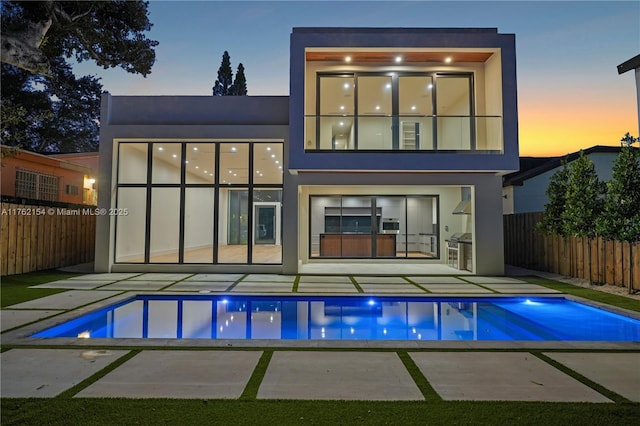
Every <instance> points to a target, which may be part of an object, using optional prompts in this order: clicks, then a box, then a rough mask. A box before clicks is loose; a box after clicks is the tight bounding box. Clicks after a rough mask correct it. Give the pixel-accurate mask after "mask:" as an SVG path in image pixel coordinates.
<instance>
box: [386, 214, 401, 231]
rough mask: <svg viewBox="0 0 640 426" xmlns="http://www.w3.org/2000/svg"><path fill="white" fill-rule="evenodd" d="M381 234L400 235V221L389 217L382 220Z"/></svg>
mask: <svg viewBox="0 0 640 426" xmlns="http://www.w3.org/2000/svg"><path fill="white" fill-rule="evenodd" d="M382 233H383V234H399V233H400V220H399V219H394V218H390V217H386V218H384V219H382Z"/></svg>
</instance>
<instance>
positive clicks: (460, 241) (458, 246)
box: [445, 232, 472, 270]
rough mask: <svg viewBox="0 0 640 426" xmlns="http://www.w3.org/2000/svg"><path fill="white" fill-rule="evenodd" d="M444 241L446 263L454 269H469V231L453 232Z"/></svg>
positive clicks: (470, 239)
mask: <svg viewBox="0 0 640 426" xmlns="http://www.w3.org/2000/svg"><path fill="white" fill-rule="evenodd" d="M445 241H446V243H447V264H448V265H449V266H451V267H453V268H456V269H467V270H471V265H470V263H471V262H470V260H471V241H472V238H471V233H470V232H465V233H455V234H453V235H451V237H449V239H448V240H445Z"/></svg>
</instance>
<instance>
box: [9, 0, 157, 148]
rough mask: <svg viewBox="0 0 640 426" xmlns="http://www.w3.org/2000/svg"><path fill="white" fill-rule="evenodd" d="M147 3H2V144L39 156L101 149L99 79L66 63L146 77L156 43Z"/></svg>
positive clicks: (100, 86)
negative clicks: (83, 74)
mask: <svg viewBox="0 0 640 426" xmlns="http://www.w3.org/2000/svg"><path fill="white" fill-rule="evenodd" d="M147 8H148V3H147V2H143V1H33V2H28V1H26V2H24V1H4V0H3V1H2V3H1V5H0V10H1V12H2V16H1V19H2V22H1V23H2V43H1V49H0V54H1V55H0V60H1V62H2V68H1V73H2V74H1V76H2V87H1V91H2V98H1V100H0V112H1V115H2V116H1V123H2V124H1V129H0V140H1V141H2V143H3V144H6V145H12V146H21V147H23V148H25V149H29V150H33V151H40V152H59V151H87V150H95V149H96V148H97V145H98V123H99V114H100V92H101V91H102V85H101V84H100V82H99V79H97V78H95V77H90V76H86V77H79V78H77V77H76V76H75V75H74V74H73V72H72V69H71V65H70V64H69V63H68V62H67V59H68V58H71V57H74V58H75V59H76V60H77V61H78V62H81V61H84V60H94V61H95V62H96V63H97V64H98V65H100V66H102V67H104V68H109V67H116V66H119V67H121V68H123V69H125V70H126V71H127V72H130V73H138V74H142V75H144V76H146V75H147V74H149V73H150V72H151V67H152V65H153V63H154V62H155V52H154V50H153V48H154V47H155V46H156V45H157V44H158V42H156V41H153V40H149V39H147V38H146V37H145V35H144V32H146V31H148V30H149V29H150V28H151V24H150V22H149V20H148V17H147V14H148V11H147Z"/></svg>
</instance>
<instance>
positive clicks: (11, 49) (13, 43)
mask: <svg viewBox="0 0 640 426" xmlns="http://www.w3.org/2000/svg"><path fill="white" fill-rule="evenodd" d="M52 22H53V20H52V19H51V17H49V19H48V20H46V21H41V22H29V23H27V24H26V28H25V29H24V30H22V31H16V32H12V33H6V34H3V36H2V42H1V43H0V61H1V62H5V63H7V64H11V65H15V66H16V67H18V68H22V69H25V70H27V71H30V72H32V73H35V74H44V75H49V74H50V65H49V60H48V59H47V57H46V55H45V54H44V53H43V52H42V50H41V49H40V46H41V45H42V41H43V40H44V37H45V35H46V34H47V31H49V28H50V27H51V24H52Z"/></svg>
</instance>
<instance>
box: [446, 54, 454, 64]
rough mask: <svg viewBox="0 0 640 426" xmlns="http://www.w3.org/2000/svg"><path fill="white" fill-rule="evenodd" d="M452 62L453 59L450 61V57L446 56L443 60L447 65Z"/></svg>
mask: <svg viewBox="0 0 640 426" xmlns="http://www.w3.org/2000/svg"><path fill="white" fill-rule="evenodd" d="M452 60H453V59H451V56H447V57H446V58H444V61H445V63H447V64H450V63H451V61H452Z"/></svg>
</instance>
